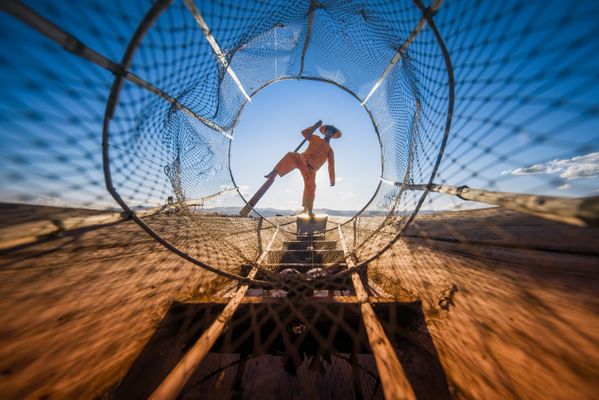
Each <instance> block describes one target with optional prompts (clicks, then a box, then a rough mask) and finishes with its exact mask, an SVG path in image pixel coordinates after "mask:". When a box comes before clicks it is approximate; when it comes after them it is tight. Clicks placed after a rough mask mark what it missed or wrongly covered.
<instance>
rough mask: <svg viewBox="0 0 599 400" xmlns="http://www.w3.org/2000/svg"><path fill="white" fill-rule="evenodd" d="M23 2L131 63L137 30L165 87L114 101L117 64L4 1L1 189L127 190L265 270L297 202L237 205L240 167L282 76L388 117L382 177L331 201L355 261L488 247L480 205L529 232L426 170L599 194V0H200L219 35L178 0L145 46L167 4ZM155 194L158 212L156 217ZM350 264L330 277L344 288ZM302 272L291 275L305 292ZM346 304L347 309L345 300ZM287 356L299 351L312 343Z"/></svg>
mask: <svg viewBox="0 0 599 400" xmlns="http://www.w3.org/2000/svg"><path fill="white" fill-rule="evenodd" d="M24 3H25V4H26V5H27V6H28V7H29V8H30V9H31V10H32V11H33V12H34V13H36V14H38V15H40V16H42V17H43V18H45V19H46V20H47V21H49V22H51V23H52V24H54V25H56V26H57V27H59V28H60V29H62V30H64V31H65V32H67V33H69V34H70V35H72V36H73V37H76V38H77V39H79V40H80V41H81V42H82V43H83V44H85V46H87V47H88V48H91V49H93V50H95V51H96V52H98V53H99V54H101V55H102V56H104V57H105V58H107V59H109V60H112V61H113V62H114V63H116V64H117V65H118V64H119V63H121V59H122V57H123V55H124V54H125V53H126V49H127V47H128V46H131V51H132V52H131V53H130V54H132V59H131V62H130V64H129V66H128V68H127V69H128V71H129V72H130V73H132V74H135V75H136V76H137V77H139V78H141V79H143V80H144V81H146V82H148V83H149V84H151V85H152V87H154V88H157V89H158V90H159V91H160V94H157V93H156V91H152V90H148V87H144V86H143V85H142V86H140V85H139V84H138V83H136V82H133V81H131V80H130V79H129V80H127V79H123V81H122V87H120V89H119V90H117V91H116V93H117V94H118V97H116V98H114V99H113V101H110V99H109V95H110V93H111V88H112V87H113V83H114V81H115V79H120V78H119V77H118V73H117V74H116V75H117V76H115V74H113V72H114V71H113V72H111V71H109V70H107V69H104V68H101V67H99V66H98V65H95V64H94V63H92V62H90V61H89V60H86V59H83V58H81V57H78V56H77V55H75V54H72V53H69V52H68V51H65V49H63V48H61V46H60V45H59V44H57V43H56V42H55V41H53V40H51V39H50V38H48V37H46V36H45V35H43V34H41V33H39V32H37V31H36V30H34V29H33V28H32V27H31V26H29V25H27V24H24V23H23V22H22V21H20V20H19V19H17V18H15V17H14V16H12V15H9V14H7V13H1V14H0V37H1V38H2V43H3V45H2V46H1V47H0V57H1V61H2V62H1V64H0V69H1V70H2V74H1V75H0V79H1V84H2V87H3V96H2V100H1V101H0V135H1V136H2V140H1V143H0V157H1V158H2V160H3V161H2V168H1V169H0V176H1V182H2V201H5V202H17V203H32V204H43V205H55V206H60V207H73V208H75V207H84V208H94V209H103V210H115V209H118V208H119V204H118V203H117V202H115V198H118V199H120V201H121V202H122V204H120V205H121V206H123V207H124V208H125V211H128V212H129V211H133V212H136V213H138V215H139V219H140V221H139V222H140V223H143V224H145V226H146V227H147V228H149V229H151V230H152V231H153V232H155V234H156V238H157V239H159V240H162V241H164V242H165V243H167V244H170V245H171V246H172V248H173V249H174V250H176V251H179V252H180V253H181V254H184V255H186V256H188V257H189V259H190V260H191V261H192V262H196V263H199V264H200V265H204V266H209V267H212V268H214V269H216V270H219V271H224V272H225V273H228V274H231V276H230V277H237V278H240V277H243V276H244V275H246V274H247V273H248V272H249V268H250V267H251V266H252V265H255V263H256V260H257V259H258V257H259V256H260V254H261V253H262V251H263V250H264V248H265V246H266V244H267V243H268V242H269V240H270V238H271V237H272V235H273V233H274V232H275V230H276V229H277V227H279V231H280V232H281V236H279V237H278V238H277V241H276V242H275V244H274V247H273V249H276V248H281V246H283V241H284V240H288V241H289V240H292V238H293V232H294V231H295V229H296V227H295V217H293V216H292V217H276V218H263V217H262V216H260V214H259V210H257V211H258V212H252V214H251V215H250V216H249V217H240V216H239V212H240V210H241V209H242V208H243V206H245V204H246V200H247V199H244V198H243V197H242V196H241V194H240V192H239V191H238V190H237V188H236V184H235V182H234V179H233V177H232V175H231V173H230V160H229V157H230V152H229V147H230V145H231V140H234V128H235V126H236V123H237V121H238V119H239V116H240V113H241V110H242V107H243V105H244V104H245V102H247V101H248V97H246V94H247V96H249V97H251V96H252V95H253V94H255V93H256V92H257V91H259V90H260V89H262V88H264V87H265V86H266V85H268V84H270V83H273V82H276V81H279V80H283V79H316V80H322V81H325V82H329V83H331V84H334V85H338V86H341V87H342V88H344V89H346V90H348V91H349V92H351V93H352V94H353V95H354V96H355V97H356V99H357V101H360V102H363V103H364V104H363V105H364V107H365V109H366V110H367V111H368V113H369V114H370V116H371V118H372V120H373V123H374V125H375V128H376V131H377V134H378V136H379V139H380V144H381V154H382V165H383V168H382V177H381V178H382V179H381V181H380V184H379V186H378V188H377V190H376V193H374V194H373V197H372V199H371V200H370V201H369V202H368V204H366V205H365V207H364V209H363V210H359V211H357V212H356V216H355V217H353V218H341V217H334V216H332V217H331V218H330V220H329V225H328V228H329V230H330V232H329V233H328V236H327V238H328V239H330V240H332V241H335V240H339V239H340V238H339V236H338V235H339V232H340V231H339V230H337V227H338V225H339V224H341V226H342V228H341V231H342V232H343V235H344V236H345V240H346V243H347V245H348V247H349V252H350V253H351V257H350V258H351V259H352V260H353V263H354V264H360V263H364V262H367V261H370V260H372V259H373V258H375V257H377V256H378V255H379V254H380V253H381V251H383V250H384V249H386V247H387V246H388V245H389V244H390V243H392V242H394V241H396V240H401V239H402V237H403V235H404V234H405V235H407V236H409V237H414V236H416V237H421V238H422V237H424V238H431V237H433V236H435V235H437V238H438V237H439V236H442V239H443V240H453V241H458V242H461V243H463V244H465V245H470V246H472V247H476V243H475V242H476V239H477V238H473V237H465V236H463V235H462V234H458V233H456V231H455V230H454V229H453V227H454V226H456V225H457V224H459V223H460V221H465V220H468V221H469V222H468V223H470V224H473V226H477V228H478V229H484V230H487V231H488V232H491V233H492V235H494V237H495V238H503V239H505V240H508V241H509V240H512V241H514V240H515V238H514V237H512V235H511V234H510V233H509V232H508V231H507V230H505V229H504V227H502V226H500V224H499V223H495V222H494V220H493V219H492V217H493V216H496V215H497V214H499V213H502V212H503V211H502V210H501V209H493V210H479V211H467V210H471V209H476V208H481V209H482V208H487V207H490V206H491V205H490V204H487V203H478V202H472V201H465V200H463V199H461V198H459V197H457V196H452V195H448V194H440V193H432V192H431V193H428V192H427V191H425V190H423V189H422V187H421V188H420V189H418V188H417V187H416V186H417V185H428V184H430V183H436V184H439V185H448V186H453V187H462V186H465V185H467V186H468V187H470V188H476V189H487V190H493V191H499V192H514V193H528V194H536V195H551V196H563V197H566V198H568V197H585V196H596V195H597V190H599V179H598V176H599V150H598V147H599V140H598V139H599V129H598V128H599V118H598V117H599V108H598V107H597V98H598V96H599V89H598V87H597V80H598V71H599V58H598V57H596V54H597V53H598V52H599V43H598V41H597V40H596V38H597V37H599V25H597V23H596V16H597V14H598V13H599V7H598V4H597V2H594V1H583V2H577V3H576V6H575V7H573V6H571V5H570V4H566V3H565V2H563V1H544V2H536V3H535V2H533V3H530V2H524V1H509V2H475V1H448V2H447V3H446V4H445V3H444V4H441V5H440V4H438V2H434V4H433V6H431V7H432V8H433V9H429V8H426V7H429V6H430V5H429V4H425V5H424V6H422V7H421V8H419V7H418V2H416V3H413V2H411V1H368V2H364V3H358V2H345V1H318V2H314V1H313V2H310V1H299V2H298V1H285V2H282V1H278V0H277V1H274V0H273V1H263V2H260V3H257V2H256V3H254V2H239V1H219V2H211V1H198V2H196V3H195V5H196V7H197V10H198V11H199V12H201V16H202V18H203V21H204V22H205V24H206V26H207V27H209V34H210V35H211V36H210V37H208V38H207V35H206V33H207V32H206V30H203V29H202V27H201V24H199V23H198V21H197V18H195V19H194V15H193V14H192V12H191V11H190V9H189V6H188V5H186V4H185V3H184V2H183V1H178V0H176V1H173V2H172V4H167V3H164V7H162V9H161V10H160V12H159V13H157V14H156V16H155V18H148V21H149V22H148V25H147V27H146V29H144V31H145V35H143V37H142V38H141V39H140V40H139V41H138V42H136V41H134V40H132V38H134V36H135V35H134V33H135V31H136V30H137V29H138V27H139V26H140V23H142V20H144V16H147V15H150V13H151V12H152V11H151V10H152V9H158V8H160V7H158V6H157V5H153V4H151V3H149V2H145V1H133V2H131V1H127V2H105V1H97V0H93V1H85V2H80V1H60V2H51V1H25V2H24ZM159 3H160V2H159ZM146 18H147V17H146ZM210 38H212V39H213V40H214V41H216V43H217V44H218V46H219V49H220V50H221V51H222V57H221V58H219V55H218V54H215V50H214V48H213V47H211V43H210ZM398 52H399V53H398ZM398 54H399V56H398ZM394 59H395V60H396V62H395V64H393V62H392V60H394ZM225 64H226V65H225ZM227 66H228V68H227ZM230 72H232V73H230ZM121 77H122V76H121ZM236 80H238V82H236ZM377 82H378V84H379V85H380V86H378V88H376V90H374V91H373V88H375V84H377ZM165 96H167V97H165ZM107 105H109V109H110V105H112V106H113V113H112V115H109V116H106V115H105V110H106V109H107ZM317 118H318V116H315V119H317ZM301 128H302V127H298V130H299V129H301ZM103 132H104V134H105V135H106V137H105V138H106V139H107V142H106V145H107V147H106V149H105V153H104V154H105V155H106V158H105V159H103V148H102V134H103ZM232 137H233V139H231V138H232ZM290 150H291V149H290ZM247 167H248V168H251V165H248V166H247ZM255 172H256V174H260V173H263V172H264V171H255ZM106 177H108V178H109V179H111V185H112V188H113V190H112V193H110V192H109V191H107V190H106V182H105V178H106ZM112 188H111V189H112ZM298 193H299V190H298ZM113 195H114V197H113ZM155 207H159V208H160V212H159V213H152V214H151V215H144V214H143V213H141V212H142V211H147V210H151V209H153V208H155ZM465 212H470V213H471V214H460V213H465ZM477 212H478V213H479V214H476V213H477ZM485 213H486V214H485ZM506 213H507V212H506ZM466 215H468V217H467V218H466V217H463V219H462V216H466ZM476 215H481V217H480V218H478V217H476ZM506 215H507V214H506ZM509 215H512V214H509ZM471 216H474V217H472V218H473V219H472V220H469V219H468V218H471ZM475 217H476V218H475ZM410 223H411V224H412V226H410ZM432 225H434V226H435V231H434V232H433V230H432V228H431V226H432ZM408 228H409V229H408ZM439 232H442V234H441V233H439ZM335 246H339V244H336V245H335ZM330 250H335V251H331V252H330V253H329V254H328V255H326V261H324V262H325V263H327V264H330V265H331V266H332V269H331V270H332V271H334V272H339V271H341V270H342V269H344V268H346V264H345V262H346V254H344V253H343V252H342V251H340V247H335V248H333V249H330ZM273 257H275V256H273ZM320 261H322V260H320ZM276 264H277V260H274V259H273V260H270V261H268V260H267V262H265V263H263V264H261V265H260V273H259V274H258V275H257V276H256V278H257V279H259V280H262V281H272V282H271V283H273V282H274V283H273V285H274V286H273V288H274V287H276V284H275V283H276V281H277V280H278V279H279V278H277V275H276V274H273V272H280V271H278V270H276V269H275V267H274V266H276ZM285 279H288V278H285ZM298 279H299V278H298ZM301 279H304V280H305V278H301ZM339 279H341V280H339ZM343 279H347V277H346V278H338V280H336V281H331V282H329V283H328V285H329V286H328V287H329V288H331V287H333V288H334V287H337V288H338V290H339V291H343V290H346V289H345V288H347V282H344V281H343ZM314 282H315V280H314V279H312V280H310V281H309V285H308V284H307V285H308V286H310V285H312V286H314V285H316V283H314ZM286 285H287V284H286ZM331 285H332V286H331ZM335 285H337V286H335ZM291 286H293V285H291ZM286 287H287V286H286ZM299 287H301V285H299ZM297 288H298V285H295V286H293V287H287V289H286V290H287V291H289V292H290V293H291V294H293V292H296V293H295V295H297V296H305V295H306V291H305V290H304V289H297ZM273 290H274V289H273ZM293 304H295V303H289V302H287V303H284V305H282V306H281V307H292V308H293ZM322 312H324V313H326V312H329V311H322ZM335 312H337V313H338V314H333V315H332V316H331V317H332V318H333V320H334V321H336V322H335V323H339V324H342V321H343V319H344V314H343V313H344V312H345V311H344V310H343V309H339V310H336V311H335ZM347 312H349V311H347ZM293 313H301V312H300V311H297V310H296V311H293V312H292V314H293ZM248 318H249V317H248ZM343 329H346V330H345V332H346V333H348V332H349V335H350V336H352V335H353V336H352V340H354V341H359V340H361V339H359V334H358V333H356V332H353V331H351V330H349V328H347V327H344V328H343ZM227 340H229V339H225V344H223V346H225V347H226V345H227ZM231 340H232V339H231ZM315 340H316V341H317V342H318V344H319V345H320V348H321V349H322V352H326V351H330V352H335V350H334V345H333V340H332V339H331V338H316V339H315ZM348 340H349V339H348ZM229 344H230V343H229ZM288 355H289V357H292V358H293V357H295V358H297V359H296V360H294V361H296V362H297V363H299V364H301V360H299V358H301V355H299V354H295V353H293V352H291V353H288ZM365 379H366V378H365ZM369 384H370V383H369ZM370 390H372V391H376V389H375V388H374V387H371V389H370Z"/></svg>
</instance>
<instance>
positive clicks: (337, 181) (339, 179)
mask: <svg viewBox="0 0 599 400" xmlns="http://www.w3.org/2000/svg"><path fill="white" fill-rule="evenodd" d="M335 182H336V183H339V182H343V177H342V176H338V177H336V178H335Z"/></svg>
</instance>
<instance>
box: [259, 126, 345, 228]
mask: <svg viewBox="0 0 599 400" xmlns="http://www.w3.org/2000/svg"><path fill="white" fill-rule="evenodd" d="M318 128H320V133H322V134H323V135H324V139H322V138H320V136H318V135H314V131H315V130H316V129H318ZM302 135H303V136H304V137H305V138H306V140H307V141H308V148H307V149H306V151H305V152H303V153H293V152H289V153H287V154H286V155H285V156H284V157H283V158H282V159H281V161H279V163H278V164H277V165H276V167H275V168H274V169H273V170H272V172H270V173H269V174H268V175H265V176H264V177H265V178H268V179H274V178H275V177H276V176H277V175H279V176H285V175H287V174H288V173H289V172H291V171H293V170H294V169H296V168H297V169H299V170H300V172H301V174H302V177H303V178H304V196H303V200H302V206H303V207H304V212H305V213H308V215H309V216H310V217H311V218H312V217H314V211H313V206H314V196H315V194H316V172H317V171H318V170H319V169H320V167H322V166H323V165H324V163H325V162H328V167H329V179H330V181H331V186H335V158H334V154H333V149H332V148H331V146H330V144H329V142H330V140H331V138H333V139H338V138H340V137H341V131H340V130H339V129H337V128H335V127H334V126H333V125H322V121H318V122H317V123H315V124H314V125H312V126H310V127H308V128H306V129H304V130H303V131H302Z"/></svg>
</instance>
